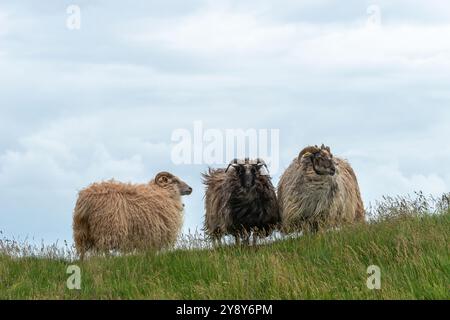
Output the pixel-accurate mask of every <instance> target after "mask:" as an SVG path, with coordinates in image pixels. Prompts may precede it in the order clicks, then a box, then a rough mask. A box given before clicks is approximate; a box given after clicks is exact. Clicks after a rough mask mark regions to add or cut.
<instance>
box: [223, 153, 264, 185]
mask: <svg viewBox="0 0 450 320" xmlns="http://www.w3.org/2000/svg"><path fill="white" fill-rule="evenodd" d="M230 167H231V168H233V170H232V171H229V169H230ZM263 168H264V169H265V170H266V171H267V173H263V172H262V169H263ZM225 172H226V173H228V172H230V174H236V175H237V176H238V177H239V180H240V182H241V186H243V187H244V188H246V189H250V188H252V187H253V186H254V185H255V184H256V180H257V178H258V177H259V176H261V175H267V174H268V169H267V165H266V163H265V162H264V160H262V159H260V158H258V159H256V160H250V159H249V158H245V160H238V159H234V160H232V161H231V162H230V164H229V165H228V167H227V169H226V170H225Z"/></svg>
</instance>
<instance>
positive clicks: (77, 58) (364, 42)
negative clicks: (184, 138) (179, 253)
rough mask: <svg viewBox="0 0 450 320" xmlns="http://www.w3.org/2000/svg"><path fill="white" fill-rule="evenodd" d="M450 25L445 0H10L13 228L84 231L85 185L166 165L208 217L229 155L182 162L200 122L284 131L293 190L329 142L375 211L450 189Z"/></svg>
mask: <svg viewBox="0 0 450 320" xmlns="http://www.w3.org/2000/svg"><path fill="white" fill-rule="evenodd" d="M73 5H74V6H75V11H74V9H73V8H74V7H71V6H73ZM78 27H79V28H78ZM449 35H450V2H448V1H445V0H442V1H438V0H429V1H419V0H408V1H406V0H397V1H396V0H390V1H384V0H380V1H364V0H363V1H361V0H358V1H356V0H349V1H345V3H343V1H337V0H336V1H330V0H314V1H313V0H304V1H299V0H297V1H294V0H281V1H268V0H258V1H256V0H249V1H238V0H214V1H212V0H193V1H184V0H168V1H127V2H124V1H112V0H109V1H106V0H103V1H100V0H97V1H93V0H89V1H87V0H86V1H81V0H80V1H77V0H72V1H61V0H47V1H45V2H44V1H39V2H36V1H31V0H28V1H20V2H11V1H9V2H7V1H4V0H0V230H2V231H3V234H4V235H5V236H7V237H9V238H20V239H24V238H28V239H34V240H38V241H40V240H44V241H45V242H54V241H56V240H59V241H62V240H67V241H69V242H71V240H72V227H71V224H72V213H73V208H74V205H75V201H76V198H77V193H78V191H79V190H81V189H82V188H84V187H86V186H87V185H89V184H90V183H92V182H94V181H101V180H106V179H110V178H115V179H117V180H120V181H125V182H136V183H145V182H147V181H149V180H151V179H152V178H153V177H154V176H155V175H156V173H157V172H159V171H170V172H172V173H174V174H176V175H177V176H179V177H180V178H182V179H183V180H184V181H186V182H187V183H189V184H190V185H191V186H192V187H193V189H194V192H193V194H192V195H191V196H189V197H185V198H184V203H185V205H186V207H185V223H184V228H183V231H184V232H189V231H194V230H196V229H200V228H201V225H202V221H203V214H204V213H203V212H204V210H203V194H204V188H203V186H202V184H201V177H200V173H201V172H203V171H205V170H206V168H207V167H208V166H209V165H212V166H223V165H224V164H225V162H226V160H228V159H224V161H223V162H224V163H223V164H221V165H220V164H209V163H206V161H201V162H200V163H197V164H189V163H181V164H179V163H176V161H174V159H173V152H172V151H173V148H174V146H175V145H176V141H174V140H173V134H174V132H177V130H184V132H191V133H192V135H194V127H195V123H199V122H200V123H201V124H202V126H203V129H204V130H208V129H211V130H215V132H223V133H225V132H226V130H228V129H231V130H238V129H240V130H249V129H250V130H269V131H270V130H278V131H277V132H278V133H279V138H278V140H277V139H276V140H277V141H278V151H277V152H276V154H275V156H277V159H278V160H279V168H275V170H274V171H272V172H271V173H272V175H273V182H274V184H275V185H276V184H277V183H278V180H279V177H280V175H281V174H282V172H283V170H284V169H285V168H286V167H287V166H288V165H289V163H290V162H291V161H292V159H294V158H295V157H296V156H297V155H298V153H299V151H300V150H301V149H302V148H303V147H305V146H307V145H310V144H321V143H325V144H327V145H329V146H330V147H331V149H332V151H333V153H334V154H335V155H336V156H339V157H343V158H346V159H348V160H349V161H350V163H351V164H352V166H353V167H354V169H355V171H356V173H357V176H358V179H359V183H360V187H361V192H362V196H363V199H364V202H365V204H366V206H368V205H369V204H370V203H374V202H375V201H376V200H379V199H381V197H382V196H383V195H405V194H409V193H413V192H414V191H419V190H420V191H423V192H424V193H426V194H434V195H439V194H441V193H444V192H448V191H449V189H450V144H449V137H450V91H449V90H448V89H449V85H450V38H449ZM257 132H260V131H257ZM198 143H200V145H201V146H204V145H206V144H207V141H206V142H205V141H204V142H203V143H201V142H198V141H197V144H198ZM235 156H236V157H240V156H242V155H241V154H236V155H235ZM34 240H33V241H34Z"/></svg>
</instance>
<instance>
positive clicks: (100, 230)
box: [73, 181, 183, 253]
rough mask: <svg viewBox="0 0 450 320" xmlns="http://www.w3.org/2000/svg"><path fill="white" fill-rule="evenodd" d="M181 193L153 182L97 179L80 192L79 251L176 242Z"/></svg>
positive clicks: (77, 218) (76, 223)
mask: <svg viewBox="0 0 450 320" xmlns="http://www.w3.org/2000/svg"><path fill="white" fill-rule="evenodd" d="M182 211H183V205H182V202H181V197H180V195H179V194H177V193H173V192H171V191H170V190H167V189H164V188H160V187H158V186H157V185H156V184H154V183H149V184H141V185H135V184H125V183H120V182H115V181H108V182H102V183H94V184H92V185H91V186H89V187H87V188H86V189H83V190H82V191H80V193H79V197H78V200H77V204H76V207H75V211H74V223H73V229H74V239H75V245H76V247H77V249H78V251H79V252H82V253H83V252H86V251H87V250H89V249H95V250H99V251H106V250H112V249H118V250H128V249H132V248H133V249H134V248H155V249H162V248H165V247H168V246H171V245H173V244H174V243H175V241H176V239H177V235H178V233H179V231H180V229H181V225H182V222H183V215H182Z"/></svg>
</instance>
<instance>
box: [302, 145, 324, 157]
mask: <svg viewBox="0 0 450 320" xmlns="http://www.w3.org/2000/svg"><path fill="white" fill-rule="evenodd" d="M319 151H320V149H319V147H318V146H314V147H313V146H309V147H306V148H305V149H303V150H302V151H301V152H300V154H299V155H298V159H299V160H301V158H302V157H303V156H304V155H305V154H307V153H312V154H315V153H317V152H319Z"/></svg>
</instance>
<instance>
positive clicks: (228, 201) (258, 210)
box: [203, 169, 280, 239]
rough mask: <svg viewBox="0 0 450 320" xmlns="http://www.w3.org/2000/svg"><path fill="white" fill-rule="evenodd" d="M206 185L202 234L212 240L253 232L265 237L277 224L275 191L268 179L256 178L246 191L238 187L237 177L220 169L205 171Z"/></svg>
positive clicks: (278, 218) (260, 176)
mask: <svg viewBox="0 0 450 320" xmlns="http://www.w3.org/2000/svg"><path fill="white" fill-rule="evenodd" d="M203 178H204V184H205V185H206V194H205V210H206V213H205V222H204V230H205V232H206V234H208V235H209V236H212V237H213V238H216V239H218V238H220V237H221V236H223V235H226V234H231V235H234V236H239V235H243V234H245V233H250V232H251V231H257V232H258V234H260V235H268V234H270V233H271V232H272V231H273V229H274V228H275V227H276V226H277V225H278V223H279V222H280V212H279V209H278V202H277V199H276V193H275V188H274V187H273V185H272V182H271V180H270V177H269V176H266V175H259V176H258V177H257V178H256V181H255V186H254V187H253V188H251V189H250V190H246V189H245V188H243V187H241V183H240V180H239V177H238V176H237V175H236V174H234V173H233V169H232V170H230V171H229V172H228V173H226V172H225V170H224V169H209V172H208V173H207V174H203Z"/></svg>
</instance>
